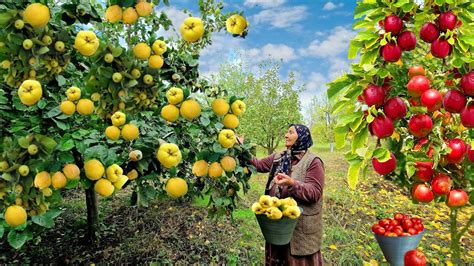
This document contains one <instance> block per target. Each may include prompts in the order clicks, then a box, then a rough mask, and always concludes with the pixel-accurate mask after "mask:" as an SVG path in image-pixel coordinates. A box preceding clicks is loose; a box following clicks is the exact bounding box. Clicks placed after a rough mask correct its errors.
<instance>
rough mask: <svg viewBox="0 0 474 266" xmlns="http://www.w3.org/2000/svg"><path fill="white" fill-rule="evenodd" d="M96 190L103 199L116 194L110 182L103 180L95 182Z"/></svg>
mask: <svg viewBox="0 0 474 266" xmlns="http://www.w3.org/2000/svg"><path fill="white" fill-rule="evenodd" d="M94 190H95V192H97V194H99V195H101V196H102V197H108V196H110V195H112V194H113V193H114V186H113V185H112V183H111V182H110V181H109V180H107V179H104V178H101V179H99V180H97V182H95V185H94Z"/></svg>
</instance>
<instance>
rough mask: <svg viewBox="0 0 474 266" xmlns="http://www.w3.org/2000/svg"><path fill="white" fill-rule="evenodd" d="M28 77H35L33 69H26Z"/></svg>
mask: <svg viewBox="0 0 474 266" xmlns="http://www.w3.org/2000/svg"><path fill="white" fill-rule="evenodd" d="M28 77H29V78H32V79H34V78H36V71H35V70H34V69H32V70H30V71H28Z"/></svg>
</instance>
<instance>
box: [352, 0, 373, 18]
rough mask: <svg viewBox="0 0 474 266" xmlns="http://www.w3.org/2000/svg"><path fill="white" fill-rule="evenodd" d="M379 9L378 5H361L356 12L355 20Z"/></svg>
mask: <svg viewBox="0 0 474 266" xmlns="http://www.w3.org/2000/svg"><path fill="white" fill-rule="evenodd" d="M377 8H378V5H377V4H364V3H362V4H359V5H358V6H357V7H356V8H355V10H354V19H358V18H361V17H363V16H364V15H367V14H369V13H371V12H374V11H375V10H376V9H377Z"/></svg>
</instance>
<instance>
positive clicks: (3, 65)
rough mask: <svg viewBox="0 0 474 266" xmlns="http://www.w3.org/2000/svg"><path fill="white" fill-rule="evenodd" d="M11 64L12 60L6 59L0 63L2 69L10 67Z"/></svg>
mask: <svg viewBox="0 0 474 266" xmlns="http://www.w3.org/2000/svg"><path fill="white" fill-rule="evenodd" d="M11 64H12V62H10V61H8V60H3V61H2V63H1V65H2V68H3V69H8V68H10V66H11Z"/></svg>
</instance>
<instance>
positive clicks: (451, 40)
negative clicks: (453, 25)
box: [448, 37, 455, 45]
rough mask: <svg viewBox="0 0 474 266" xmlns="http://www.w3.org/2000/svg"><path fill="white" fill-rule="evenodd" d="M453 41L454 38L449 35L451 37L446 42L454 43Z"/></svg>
mask: <svg viewBox="0 0 474 266" xmlns="http://www.w3.org/2000/svg"><path fill="white" fill-rule="evenodd" d="M454 42H455V41H454V38H453V37H451V38H449V39H448V43H449V44H451V45H454Z"/></svg>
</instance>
